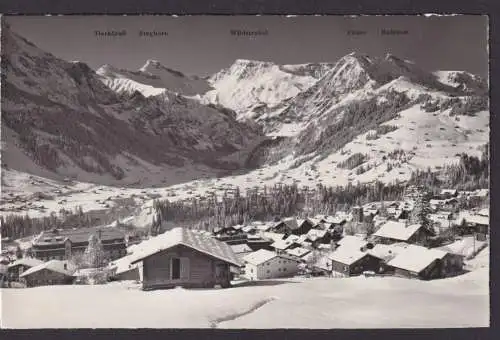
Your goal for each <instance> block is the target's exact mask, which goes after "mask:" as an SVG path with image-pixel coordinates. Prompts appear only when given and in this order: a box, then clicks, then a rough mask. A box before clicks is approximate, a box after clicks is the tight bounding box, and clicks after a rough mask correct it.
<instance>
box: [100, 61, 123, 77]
mask: <svg viewBox="0 0 500 340" xmlns="http://www.w3.org/2000/svg"><path fill="white" fill-rule="evenodd" d="M117 71H118V69H117V68H116V67H114V66H113V65H110V64H104V65H102V66H101V67H99V68H98V69H97V70H96V73H97V74H98V75H100V76H109V75H112V74H114V73H116V72H117Z"/></svg>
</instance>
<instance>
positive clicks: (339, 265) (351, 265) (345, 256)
mask: <svg viewBox="0 0 500 340" xmlns="http://www.w3.org/2000/svg"><path fill="white" fill-rule="evenodd" d="M329 259H330V261H331V262H330V265H331V271H332V274H334V275H335V276H342V277H349V276H356V275H360V274H362V273H363V272H365V271H373V272H377V273H378V272H379V271H380V268H381V264H382V260H381V259H379V258H377V257H375V256H373V255H371V254H369V253H365V252H362V251H360V250H356V249H350V248H347V249H346V248H342V249H338V250H336V251H334V252H333V253H331V254H330V255H329Z"/></svg>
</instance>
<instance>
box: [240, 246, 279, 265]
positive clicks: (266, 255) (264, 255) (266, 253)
mask: <svg viewBox="0 0 500 340" xmlns="http://www.w3.org/2000/svg"><path fill="white" fill-rule="evenodd" d="M277 256H278V254H276V253H275V252H273V251H270V250H266V249H259V250H257V251H254V252H253V253H250V254H248V255H246V256H244V257H243V261H245V262H248V263H250V264H253V265H256V266H258V265H260V264H262V263H265V262H267V261H269V260H271V259H273V258H275V257H277Z"/></svg>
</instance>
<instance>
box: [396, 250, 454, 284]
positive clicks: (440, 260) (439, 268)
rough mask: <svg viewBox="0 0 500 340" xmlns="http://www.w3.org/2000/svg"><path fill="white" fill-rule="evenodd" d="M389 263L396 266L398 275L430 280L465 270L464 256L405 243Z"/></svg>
mask: <svg viewBox="0 0 500 340" xmlns="http://www.w3.org/2000/svg"><path fill="white" fill-rule="evenodd" d="M387 265H388V266H389V267H393V268H394V273H395V275H397V276H402V277H406V278H418V279H423V280H430V279H437V278H444V277H447V276H453V275H456V274H460V273H461V272H462V271H463V256H461V255H457V254H452V253H448V252H446V251H443V250H438V249H427V248H425V247H421V246H416V245H405V246H404V249H402V250H401V251H399V252H398V254H397V255H396V256H395V257H394V258H393V259H392V260H391V261H389V262H388V263H387Z"/></svg>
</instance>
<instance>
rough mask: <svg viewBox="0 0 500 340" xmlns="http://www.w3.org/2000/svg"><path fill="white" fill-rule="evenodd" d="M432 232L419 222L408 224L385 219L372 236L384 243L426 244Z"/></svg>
mask: <svg viewBox="0 0 500 340" xmlns="http://www.w3.org/2000/svg"><path fill="white" fill-rule="evenodd" d="M430 236H432V232H431V231H429V230H428V229H426V228H424V227H423V226H422V225H420V224H411V225H408V224H406V223H405V222H396V221H387V222H386V223H385V224H383V225H382V226H381V227H380V228H379V229H378V230H377V231H376V232H375V233H374V234H373V237H374V238H375V239H376V240H377V241H378V242H379V243H384V244H391V243H396V242H407V243H415V244H423V245H424V244H426V243H427V241H428V239H429V237H430Z"/></svg>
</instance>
